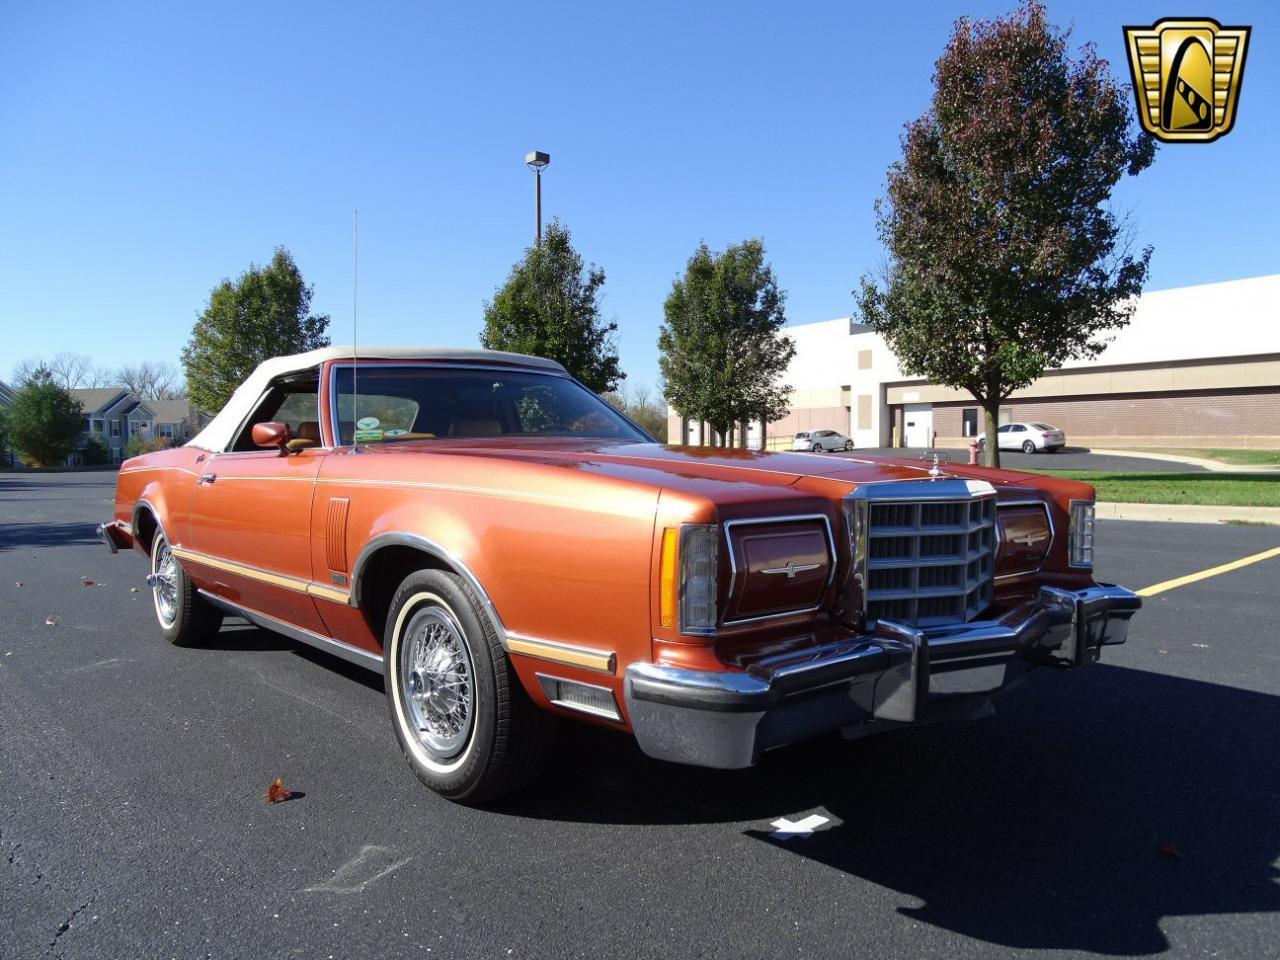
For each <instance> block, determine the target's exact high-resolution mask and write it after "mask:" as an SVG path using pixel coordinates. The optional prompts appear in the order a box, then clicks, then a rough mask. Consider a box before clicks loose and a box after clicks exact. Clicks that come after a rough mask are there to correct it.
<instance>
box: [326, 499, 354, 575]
mask: <svg viewBox="0 0 1280 960" xmlns="http://www.w3.org/2000/svg"><path fill="white" fill-rule="evenodd" d="M350 506H351V501H350V500H349V499H348V498H347V497H333V498H331V499H330V500H329V516H328V518H327V520H326V521H325V527H324V545H325V557H326V559H327V560H328V563H329V569H330V570H332V571H334V572H335V573H346V572H347V510H348V509H349V508H350Z"/></svg>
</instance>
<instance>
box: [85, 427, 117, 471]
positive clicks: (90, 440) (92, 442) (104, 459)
mask: <svg viewBox="0 0 1280 960" xmlns="http://www.w3.org/2000/svg"><path fill="white" fill-rule="evenodd" d="M80 457H81V459H82V460H84V463H85V466H87V467H100V466H102V465H103V464H105V463H110V462H111V451H110V450H108V449H107V445H106V443H105V442H104V441H103V439H102V438H101V437H99V436H97V435H96V434H92V433H91V434H89V436H88V437H87V438H86V439H85V441H84V443H82V444H80Z"/></svg>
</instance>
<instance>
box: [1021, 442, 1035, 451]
mask: <svg viewBox="0 0 1280 960" xmlns="http://www.w3.org/2000/svg"><path fill="white" fill-rule="evenodd" d="M1022 452H1023V453H1035V452H1036V445H1035V444H1034V443H1033V442H1032V441H1030V440H1023V441H1022Z"/></svg>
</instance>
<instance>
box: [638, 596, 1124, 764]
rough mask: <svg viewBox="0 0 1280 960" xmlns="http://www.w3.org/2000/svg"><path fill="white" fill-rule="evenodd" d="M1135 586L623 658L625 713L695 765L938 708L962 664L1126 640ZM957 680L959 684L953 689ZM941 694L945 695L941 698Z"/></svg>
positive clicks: (656, 751) (666, 752)
mask: <svg viewBox="0 0 1280 960" xmlns="http://www.w3.org/2000/svg"><path fill="white" fill-rule="evenodd" d="M1141 606H1142V599H1141V598H1140V597H1138V596H1137V594H1135V593H1133V592H1131V591H1129V590H1125V589H1124V588H1122V587H1116V586H1110V585H1100V586H1095V587H1088V588H1086V589H1083V590H1061V589H1058V588H1056V587H1041V588H1040V593H1039V596H1038V597H1037V599H1036V600H1035V601H1032V602H1029V603H1026V604H1023V605H1022V606H1020V607H1018V608H1016V609H1014V610H1011V611H1009V612H1008V613H1006V614H1004V615H1003V616H1001V617H998V618H996V619H993V620H980V621H971V622H969V623H963V624H956V625H948V626H945V627H919V628H918V627H914V626H909V625H907V624H902V623H895V622H893V621H888V620H881V621H879V622H878V623H876V625H875V629H874V630H873V631H871V632H869V633H865V634H855V633H852V632H850V634H849V635H848V637H846V638H841V639H839V640H837V641H835V642H832V643H827V644H825V645H823V646H821V647H814V648H809V649H806V650H803V651H801V652H798V653H788V654H783V655H781V656H778V657H774V658H769V659H765V660H761V661H758V662H756V663H753V664H752V665H751V666H750V667H748V668H747V669H746V670H742V671H734V672H728V671H726V672H719V671H700V670H686V669H682V668H678V667H669V666H663V665H661V664H651V663H638V664H632V665H631V666H630V667H628V668H627V673H626V678H625V684H624V692H625V697H626V702H627V712H628V714H629V715H630V718H631V725H632V728H633V729H634V730H635V734H636V739H637V740H638V741H639V743H640V748H641V749H642V750H644V752H645V753H647V754H648V755H649V756H652V757H657V758H659V759H662V760H672V761H675V762H678V763H689V764H694V765H697V766H706V767H721V768H737V767H747V766H751V765H752V764H753V763H755V761H756V760H757V759H758V758H759V756H760V754H761V753H762V752H763V751H764V750H767V749H770V748H772V747H777V746H782V745H784V744H787V743H794V742H796V741H799V740H804V739H808V738H809V737H813V736H817V735H818V734H822V733H826V732H829V731H832V730H838V729H842V728H845V727H849V726H852V725H854V724H859V723H863V722H866V721H871V720H881V721H893V722H896V723H916V722H920V721H924V720H929V719H935V718H941V717H942V716H944V715H945V714H946V712H947V708H948V707H949V706H953V705H954V704H955V703H957V702H959V701H961V700H966V699H967V702H970V703H972V702H974V700H975V697H974V696H973V695H972V694H967V693H965V692H963V687H964V680H965V678H966V675H968V676H970V677H972V676H974V675H976V674H977V673H978V672H980V671H982V670H984V669H985V668H988V667H993V666H994V667H1004V668H1005V669H1004V670H1002V671H1001V680H1000V682H999V684H998V685H997V687H996V688H995V689H993V690H991V691H989V692H988V693H986V694H984V695H982V696H981V697H979V698H978V699H979V700H980V701H981V703H983V704H986V703H987V702H988V701H989V697H990V694H991V693H995V692H998V691H999V690H1000V689H1004V688H1005V687H1007V686H1008V683H1007V677H1008V669H1007V668H1008V667H1010V666H1013V665H1018V666H1023V665H1037V664H1042V665H1057V666H1061V667H1078V666H1082V665H1084V664H1087V663H1091V662H1093V661H1095V660H1097V659H1098V657H1099V656H1100V654H1101V650H1102V647H1104V646H1110V645H1113V644H1120V643H1124V641H1125V638H1126V636H1127V634H1128V629H1129V618H1130V617H1132V616H1133V614H1134V613H1135V612H1137V610H1138V609H1139V608H1141ZM957 680H960V681H961V682H960V684H959V688H960V691H961V692H954V693H953V692H951V691H953V690H955V689H956V688H957V683H956V681H957ZM948 701H950V703H948Z"/></svg>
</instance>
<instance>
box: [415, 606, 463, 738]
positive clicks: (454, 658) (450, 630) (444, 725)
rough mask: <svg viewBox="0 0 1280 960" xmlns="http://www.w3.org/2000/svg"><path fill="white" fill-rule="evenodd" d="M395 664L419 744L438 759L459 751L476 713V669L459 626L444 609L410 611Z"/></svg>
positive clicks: (426, 608) (432, 608) (429, 608)
mask: <svg viewBox="0 0 1280 960" xmlns="http://www.w3.org/2000/svg"><path fill="white" fill-rule="evenodd" d="M399 667H400V678H401V679H400V686H401V692H402V694H403V696H404V702H405V704H406V706H407V707H408V710H409V722H410V723H411V724H412V725H413V728H414V730H415V731H417V734H418V739H419V740H420V741H421V742H422V745H423V746H424V747H426V748H427V749H428V750H429V751H431V753H433V754H435V755H436V756H437V757H439V758H441V759H447V758H448V757H452V756H454V755H456V754H457V753H459V752H460V751H461V750H462V749H463V748H464V747H465V746H466V744H467V737H468V736H469V735H470V733H471V725H472V720H473V718H474V716H475V686H474V684H473V682H472V680H473V674H474V670H473V668H472V665H471V652H470V651H469V650H468V649H467V644H466V641H464V640H463V639H462V629H461V628H460V627H459V626H458V623H457V621H456V620H454V618H453V616H452V615H451V614H450V613H449V612H448V611H447V610H445V609H444V608H443V607H425V608H423V609H422V610H419V611H418V612H417V613H416V614H414V616H413V619H411V620H410V621H409V625H408V627H407V628H406V629H405V635H404V640H403V641H402V642H401V644H400V663H399Z"/></svg>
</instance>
